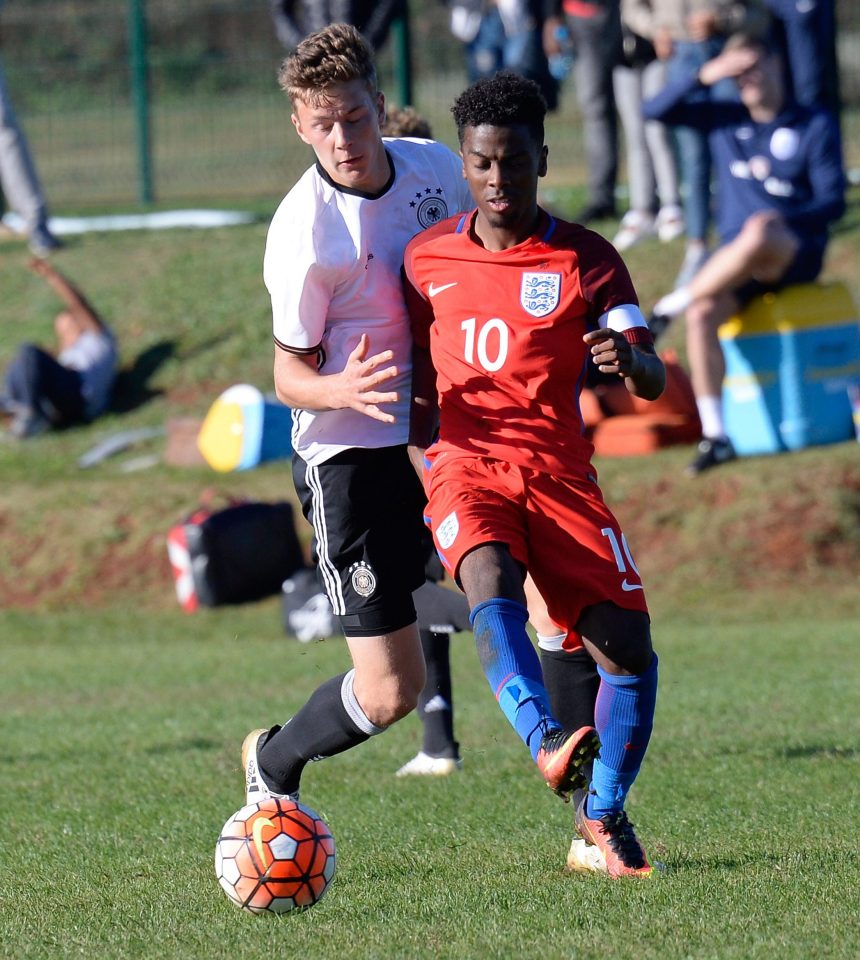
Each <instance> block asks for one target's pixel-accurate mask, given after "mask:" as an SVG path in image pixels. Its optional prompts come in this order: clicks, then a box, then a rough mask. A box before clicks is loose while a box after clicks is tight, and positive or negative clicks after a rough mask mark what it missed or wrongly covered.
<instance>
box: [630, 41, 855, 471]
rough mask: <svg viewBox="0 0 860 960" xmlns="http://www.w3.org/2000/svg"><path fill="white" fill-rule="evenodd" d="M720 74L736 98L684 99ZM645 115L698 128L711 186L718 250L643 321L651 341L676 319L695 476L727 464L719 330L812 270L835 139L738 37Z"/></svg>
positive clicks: (827, 213)
mask: <svg viewBox="0 0 860 960" xmlns="http://www.w3.org/2000/svg"><path fill="white" fill-rule="evenodd" d="M726 77H731V78H734V79H735V80H736V82H737V85H738V90H739V94H740V102H738V103H734V102H713V101H712V102H702V103H697V104H696V105H695V107H690V106H689V105H688V104H687V103H686V102H685V100H686V98H687V96H688V94H689V92H690V91H691V90H692V89H694V88H695V87H697V86H704V87H708V86H710V85H712V84H714V83H718V82H719V81H720V80H723V79H724V78H726ZM645 113H646V116H649V117H653V118H655V119H660V120H663V121H665V122H666V123H670V124H671V123H684V124H691V125H697V126H699V127H700V128H701V129H703V130H706V131H707V132H708V136H709V141H710V147H711V153H712V155H713V158H714V167H715V170H716V173H717V178H718V182H717V196H718V198H719V204H718V210H717V227H718V230H719V234H720V243H721V245H720V247H719V248H718V249H717V250H716V251H715V252H714V253H713V254H712V255H711V257H710V259H709V260H708V261H707V262H706V263H705V264H704V266H703V267H702V268H701V269H700V270H699V271H698V273H696V274H695V276H694V277H693V279H692V280H691V281H690V282H689V283H688V284H686V285H684V286H681V287H678V288H677V289H675V290H673V291H672V292H671V293H669V294H667V295H666V296H664V297H662V298H661V299H660V300H659V301H658V303H657V304H656V305H655V307H654V312H653V314H652V317H651V321H650V322H651V325H652V332H654V333H655V336H656V335H658V334H659V333H660V332H662V330H663V329H665V326H666V324H667V322H668V320H669V318H671V317H672V316H674V315H676V314H679V313H681V312H683V311H686V319H687V352H688V358H689V362H690V368H691V373H692V380H693V389H694V390H695V393H696V399H697V403H698V407H699V415H700V417H701V420H702V432H703V440H702V442H701V444H700V445H699V453H698V456H697V457H696V459H695V460H694V461H693V463H691V464H690V466H689V467H688V470H687V472H688V473H689V474H691V475H695V474H698V473H700V472H701V471H702V470H706V469H708V468H710V467H713V466H716V465H717V464H720V463H724V462H726V461H727V460H731V459H733V458H734V456H735V454H734V450H733V448H732V445H731V441H730V440H729V439H728V437H727V436H726V433H725V427H724V424H723V417H722V403H721V388H722V380H723V376H724V374H725V361H724V358H723V354H722V349H721V347H720V342H719V338H718V336H717V330H718V328H719V326H720V324H721V323H723V322H724V321H725V320H727V319H728V318H729V317H730V316H732V314H733V313H735V312H736V311H737V310H738V309H739V308H740V307H742V306H743V305H744V304H745V303H747V302H748V301H749V300H751V299H752V298H753V297H754V296H756V295H758V294H760V293H763V292H765V291H768V290H776V289H779V288H781V287H785V286H788V285H789V284H794V283H809V282H811V281H813V280H815V279H816V278H817V277H818V275H819V273H820V272H821V267H822V263H823V260H824V251H825V248H826V246H827V241H828V228H829V226H830V224H831V223H833V222H834V221H835V220H838V219H839V217H841V216H842V214H843V212H844V210H845V197H844V194H845V176H844V172H843V168H842V161H841V156H840V147H839V142H840V141H839V131H838V128H837V125H836V120H835V117H834V116H833V114H831V113H830V112H828V111H826V110H821V109H818V108H815V107H804V106H800V105H799V104H797V103H796V102H794V101H793V100H791V99H789V97H788V94H787V90H786V86H785V81H784V75H783V64H782V60H781V57H780V56H779V55H778V54H777V53H776V52H775V50H774V49H772V48H771V47H770V46H769V45H768V44H767V42H766V41H764V40H762V39H754V38H751V37H747V36H743V35H737V36H735V37H733V38H732V39H731V40H730V41H729V42H728V43H727V44H726V47H725V49H724V51H723V52H722V53H721V54H719V55H718V56H717V57H714V58H713V59H712V60H709V61H708V62H707V63H705V64H704V65H703V66H702V67H700V68H699V69H698V70H697V71H695V72H693V73H691V74H690V75H689V76H688V77H686V78H681V79H680V80H679V81H678V82H676V83H674V84H671V85H670V86H668V87H666V88H665V89H664V90H663V91H662V92H661V93H660V94H659V95H658V96H657V97H655V98H654V99H653V100H650V101H648V102H647V103H646V104H645Z"/></svg>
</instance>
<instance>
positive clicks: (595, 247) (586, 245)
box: [576, 230, 639, 322]
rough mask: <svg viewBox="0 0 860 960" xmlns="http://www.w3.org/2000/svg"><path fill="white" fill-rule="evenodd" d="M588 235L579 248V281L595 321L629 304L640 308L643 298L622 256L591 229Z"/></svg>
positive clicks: (586, 232)
mask: <svg viewBox="0 0 860 960" xmlns="http://www.w3.org/2000/svg"><path fill="white" fill-rule="evenodd" d="M584 234H585V235H584V238H583V239H582V240H581V241H580V242H579V243H578V244H577V248H576V249H577V256H578V259H579V279H580V286H581V288H582V295H583V296H584V297H585V299H586V301H587V302H588V303H589V304H590V306H591V311H590V312H591V316H592V318H593V319H594V321H595V322H596V321H597V319H598V318H599V317H600V316H601V315H603V314H605V313H608V312H609V311H610V310H612V309H613V308H614V307H620V306H623V305H625V304H632V305H633V306H636V307H638V306H639V298H638V297H637V296H636V290H635V288H634V286H633V281H632V279H631V278H630V272H629V271H628V269H627V266H626V264H625V263H624V261H623V260H622V259H621V254H619V253H618V251H617V250H616V249H615V247H613V246H612V244H611V243H610V242H609V241H608V240H606V239H605V238H604V237H601V236H600V234H598V233H594V232H593V231H591V230H586V231H585V232H584Z"/></svg>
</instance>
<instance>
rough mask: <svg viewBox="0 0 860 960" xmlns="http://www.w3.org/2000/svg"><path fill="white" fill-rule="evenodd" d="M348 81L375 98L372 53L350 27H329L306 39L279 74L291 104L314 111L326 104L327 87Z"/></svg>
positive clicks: (374, 69)
mask: <svg viewBox="0 0 860 960" xmlns="http://www.w3.org/2000/svg"><path fill="white" fill-rule="evenodd" d="M351 80H361V81H363V82H364V84H365V86H366V87H367V89H368V92H369V93H370V94H371V95H375V94H376V92H377V80H376V65H375V64H374V62H373V50H372V49H371V47H370V44H369V43H368V42H367V41H366V40H365V39H364V37H363V36H362V35H361V34H360V33H359V32H358V30H356V28H355V27H354V26H352V24H349V23H330V24H329V25H328V26H327V27H325V28H324V29H322V30H318V31H317V32H316V33H312V34H310V36H308V37H305V39H304V40H302V42H301V43H300V44H299V45H298V46H297V47H296V49H295V51H294V52H293V53H292V54H290V56H289V57H287V59H286V60H284V62H283V64H282V65H281V70H280V73H279V74H278V83H279V85H280V87H281V89H282V90H283V91H284V92H285V93H286V94H287V96H288V97H289V98H290V101H291V103H293V104H295V103H296V101H298V100H300V101H301V102H302V103H306V104H308V105H310V106H313V107H318V106H320V105H322V104H324V103H325V102H326V101H327V99H328V96H327V90H328V88H329V87H331V86H333V85H334V84H338V83H349V82H350V81H351Z"/></svg>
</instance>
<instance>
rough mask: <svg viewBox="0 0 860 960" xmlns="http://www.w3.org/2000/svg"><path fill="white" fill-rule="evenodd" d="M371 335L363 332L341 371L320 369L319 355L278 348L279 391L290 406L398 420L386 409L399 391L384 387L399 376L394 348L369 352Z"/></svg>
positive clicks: (277, 383)
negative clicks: (317, 365)
mask: <svg viewBox="0 0 860 960" xmlns="http://www.w3.org/2000/svg"><path fill="white" fill-rule="evenodd" d="M369 352H370V339H369V337H368V336H367V334H362V336H361V339H360V340H359V343H358V346H357V347H356V348H355V349H354V350H353V351H352V353H351V354H350V355H349V358H348V359H347V362H346V366H345V367H344V369H343V370H342V371H340V373H320V372H319V371H318V370H317V368H316V358H315V357H314V356H311V355H306V354H305V355H302V354H293V353H290V352H288V351H287V350H283V349H281V348H279V347H276V348H275V393H276V394H277V396H278V399H279V400H280V401H281V402H282V403H285V404H287V406H290V407H299V408H301V409H303V410H344V409H347V408H349V409H352V410H357V411H358V412H359V413H363V414H365V416H368V417H372V418H373V419H374V420H381V421H382V422H383V423H394V420H395V418H394V416H393V415H392V414H390V413H388V412H386V410H385V409H384V405H385V404H389V403H396V402H397V400H398V399H399V396H398V394H397V391H395V390H390V391H386V390H384V389H380V387H382V386H384V384H385V383H386V381H388V380H391V378H392V377H396V376H397V373H398V370H397V367H395V366H393V365H391V360H392V358H393V356H394V354H393V353H392V352H391V350H383V352H382V353H377V354H373V355H371V356H368V353H369Z"/></svg>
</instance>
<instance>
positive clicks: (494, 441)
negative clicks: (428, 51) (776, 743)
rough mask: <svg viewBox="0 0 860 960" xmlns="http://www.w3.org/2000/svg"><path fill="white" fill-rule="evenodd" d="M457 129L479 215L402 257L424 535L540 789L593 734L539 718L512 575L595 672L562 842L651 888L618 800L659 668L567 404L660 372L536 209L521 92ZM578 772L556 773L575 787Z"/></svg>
mask: <svg viewBox="0 0 860 960" xmlns="http://www.w3.org/2000/svg"><path fill="white" fill-rule="evenodd" d="M453 112H454V117H455V120H456V122H457V127H458V134H459V139H460V153H461V156H462V159H463V168H464V174H465V177H466V180H467V182H468V184H469V188H470V190H471V193H472V197H473V199H474V201H475V203H476V204H477V210H476V211H475V212H473V213H470V214H464V215H461V216H459V217H455V218H451V219H449V220H446V221H445V222H443V223H441V224H438V225H437V226H435V227H432V228H430V229H429V230H427V231H425V232H423V233H421V234H419V235H418V236H417V237H416V238H415V239H413V240H412V241H411V243H410V244H409V246H408V247H407V251H406V258H405V275H406V294H407V303H408V305H409V309H410V315H411V318H412V323H413V332H414V336H415V340H416V350H415V358H414V366H413V405H412V411H411V425H410V426H411V429H410V444H411V446H412V456H413V462H415V463H416V466H422V467H423V470H424V482H425V487H426V489H427V494H428V497H429V503H428V508H427V515H428V522H429V524H430V526H431V529H432V531H433V536H434V539H435V542H436V546H437V549H438V551H439V553H440V556H441V557H442V559H443V562H444V563H445V564H446V565H447V566H448V568H449V569H450V570H451V572H452V573H453V574H454V576H455V578H456V579H457V581H458V583H459V584H460V585H461V587H462V588H463V590H464V592H465V594H466V598H467V600H468V602H469V605H470V607H471V621H472V626H473V629H474V631H475V638H476V644H477V647H478V653H479V657H480V660H481V663H482V666H483V668H484V672H485V674H486V675H487V679H488V681H489V683H490V686H491V688H492V689H493V691H494V693H495V696H496V699H497V700H498V702H499V706H500V707H501V708H502V711H503V712H504V713H505V716H506V717H507V718H508V720H509V721H510V723H511V725H512V726H513V727H514V729H515V730H516V731H517V733H518V734H519V735H520V737H521V738H522V739H523V741H524V742H525V743H526V745H527V746H528V747H529V750H530V752H531V754H532V757H533V758H534V759H535V761H536V762H537V764H538V766H539V767H540V769H541V771H542V772H543V774H544V777H545V778H546V779H547V781H548V782H550V784H551V785H553V784H552V778H553V774H554V771H555V768H557V767H559V766H562V765H564V764H566V763H568V760H569V757H568V756H567V754H568V753H570V750H571V747H570V744H571V741H574V740H576V738H577V737H578V736H579V737H580V740H579V745H580V746H582V744H583V743H586V744H587V743H588V740H587V736H588V734H587V730H588V728H585V730H586V733H585V735H584V736H585V739H583V738H582V735H583V731H577V732H575V733H573V734H571V733H570V732H569V731H565V730H564V729H563V727H562V724H561V723H560V722H559V720H558V719H557V716H558V715H560V714H561V713H562V711H561V710H560V709H557V710H556V712H555V713H554V712H553V710H552V708H551V705H550V699H549V696H548V694H547V686H550V687H553V686H556V687H557V684H551V683H549V681H548V683H547V684H546V685H545V684H544V679H543V674H542V672H541V666H540V662H539V660H538V657H537V654H536V653H535V651H534V648H533V647H532V645H531V643H530V641H529V639H528V635H527V633H526V630H525V622H526V618H527V616H528V614H527V612H526V606H525V596H524V592H523V579H524V572H525V570H526V569H527V570H528V571H529V573H530V574H531V575H532V577H533V579H534V582H535V584H536V586H537V588H538V590H539V591H540V593H541V594H542V595H543V596H544V598H546V600H547V607H548V612H549V616H550V617H551V619H552V620H553V621H554V622H555V623H557V624H560V625H562V626H563V627H564V628H565V630H566V632H567V634H568V638H569V639H568V640H567V641H566V642H565V646H566V648H567V649H571V650H572V649H573V648H574V647H575V646H576V645H577V644H578V643H579V642H581V643H582V644H584V646H585V649H586V650H587V651H588V653H589V654H590V655H591V657H592V658H593V659H594V660H595V661H596V663H597V666H598V671H599V674H600V689H599V692H598V696H597V703H596V707H595V725H596V727H597V732H598V734H599V736H600V756H599V757H598V758H597V759H596V760H595V762H594V768H593V773H592V777H591V783H590V785H589V789H588V790H587V791H582V792H581V794H580V795H579V796H578V803H577V811H576V829H577V832H578V834H579V837H580V838H582V840H584V841H585V843H581V842H580V843H579V844H577V840H576V838H575V841H574V845H573V847H572V848H571V855H570V857H569V861H568V865H569V867H570V868H571V869H599V870H604V871H606V872H607V873H609V874H610V875H611V876H625V875H632V876H647V875H649V874H650V873H651V867H650V865H649V863H648V860H647V857H646V856H645V853H644V850H643V849H642V846H641V844H640V843H639V841H638V839H637V837H636V834H635V833H634V831H633V827H632V825H631V823H630V821H629V820H628V819H627V815H626V813H625V812H624V801H625V798H626V796H627V792H628V791H629V789H630V786H631V785H632V783H633V780H634V779H635V777H636V775H637V773H638V771H639V768H640V765H641V762H642V758H643V756H644V754H645V750H646V748H647V745H648V741H649V739H650V734H651V728H652V724H653V715H654V705H655V701H656V689H657V657H656V655H655V654H654V652H653V649H652V646H651V634H650V620H649V617H648V612H647V606H646V603H645V597H644V589H643V586H642V582H641V580H640V578H639V573H638V571H637V569H636V565H635V563H634V562H633V558H632V556H631V554H630V549H629V547H628V545H627V541H626V539H625V537H624V534H623V533H622V531H621V529H620V527H619V525H618V523H617V521H616V520H615V518H614V516H613V515H612V513H611V512H610V511H609V509H608V508H607V507H606V505H605V503H604V501H603V497H602V494H601V491H600V488H599V487H598V485H597V480H596V475H595V472H594V469H593V467H592V466H591V455H592V452H593V450H592V446H591V444H590V443H589V442H588V441H587V440H586V439H585V437H584V435H583V425H582V419H581V416H580V411H579V393H580V389H581V386H582V383H583V381H584V379H585V374H586V371H587V369H588V364H590V363H595V364H597V366H598V367H599V369H600V370H601V371H602V372H604V373H613V374H616V375H618V376H620V377H621V378H622V379H623V380H624V382H625V384H626V386H627V388H628V390H630V392H631V393H633V394H635V395H637V396H640V397H644V398H647V399H654V398H656V397H658V396H659V395H660V393H661V392H662V390H663V386H664V383H665V371H664V369H663V365H662V363H661V361H660V359H659V358H658V357H657V355H656V353H655V351H654V348H653V342H652V338H651V335H650V333H649V332H648V329H647V325H646V322H645V319H644V317H643V316H642V313H641V311H640V310H639V307H638V302H637V298H636V293H635V291H634V289H633V285H632V282H631V280H630V276H629V274H628V272H627V269H626V267H625V266H624V263H623V262H622V260H621V258H620V257H619V255H618V254H617V253H616V251H615V249H614V248H613V247H612V246H611V244H609V243H608V242H607V241H606V240H604V239H603V238H602V237H600V236H599V235H597V234H595V233H592V232H591V231H589V230H586V229H585V228H584V227H581V226H578V225H576V224H571V223H566V222H564V221H560V220H556V219H554V218H553V217H551V216H550V215H548V214H547V213H546V212H544V211H543V210H541V209H540V207H539V206H538V203H537V186H538V179H539V178H540V177H542V176H544V175H545V174H546V169H547V155H548V151H547V147H546V146H545V145H544V131H543V118H544V115H545V112H546V104H545V103H544V102H543V98H542V97H541V95H540V91H539V90H538V88H537V87H536V86H535V84H533V83H532V82H531V81H528V80H525V79H524V78H522V77H519V76H517V75H515V74H511V73H500V74H497V75H496V76H495V77H493V78H491V79H486V80H479V81H478V82H477V83H475V84H473V85H472V86H471V87H470V88H469V89H468V90H466V91H465V92H464V93H463V94H461V96H460V97H459V98H458V100H457V101H456V103H455V105H454V110H453ZM437 410H438V414H439V417H438V429H439V437H438V440H437V442H435V443H434V444H432V446H429V441H430V439H431V437H432V435H433V431H434V429H435V427H436V417H435V413H436V411H437ZM562 686H563V685H562ZM557 696H558V695H557ZM575 773H576V772H575V771H572V770H571V768H570V766H568V769H567V777H568V781H569V782H575V781H576V780H577V779H578V777H577V776H576V775H575ZM577 786H578V784H577ZM559 792H562V793H564V792H565V791H564V790H560V791H559Z"/></svg>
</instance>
